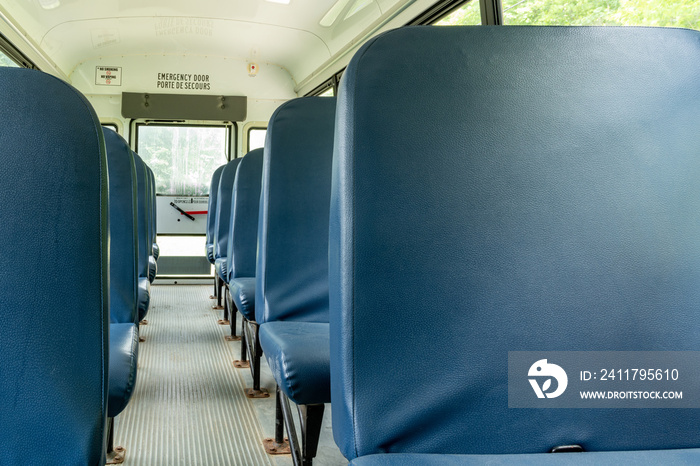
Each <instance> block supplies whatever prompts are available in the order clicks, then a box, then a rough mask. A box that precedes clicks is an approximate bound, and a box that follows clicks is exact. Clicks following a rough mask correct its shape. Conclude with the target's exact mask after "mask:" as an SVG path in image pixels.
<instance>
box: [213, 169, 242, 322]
mask: <svg viewBox="0 0 700 466" xmlns="http://www.w3.org/2000/svg"><path fill="white" fill-rule="evenodd" d="M240 162H241V159H233V160H231V161H230V162H229V163H227V164H226V165H224V169H223V170H222V171H221V178H220V179H219V187H218V191H219V192H218V194H217V196H216V225H215V231H214V253H213V254H214V274H215V277H214V280H215V294H216V298H217V308H218V309H221V308H222V304H223V309H224V318H223V319H222V320H221V321H220V323H222V324H223V323H226V321H227V320H228V317H229V316H228V313H229V308H228V303H227V302H226V299H225V296H224V295H225V294H226V290H228V276H229V275H228V238H229V230H230V226H231V206H232V203H233V183H234V181H235V180H236V170H237V169H238V164H239V163H240ZM224 286H225V287H226V289H225V290H224V289H223V288H224ZM222 290H223V291H222ZM222 293H223V294H222Z"/></svg>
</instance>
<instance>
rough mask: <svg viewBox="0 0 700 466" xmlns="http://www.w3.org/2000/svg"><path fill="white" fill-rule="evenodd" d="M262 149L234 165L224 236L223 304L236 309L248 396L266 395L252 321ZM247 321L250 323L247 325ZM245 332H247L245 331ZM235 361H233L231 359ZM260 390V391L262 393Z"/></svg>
mask: <svg viewBox="0 0 700 466" xmlns="http://www.w3.org/2000/svg"><path fill="white" fill-rule="evenodd" d="M262 165H263V149H262V148H261V149H255V150H252V151H250V152H249V153H248V154H246V156H245V157H243V159H241V163H240V164H239V165H238V169H237V173H236V180H235V181H234V183H233V205H232V206H231V221H230V228H229V238H228V261H227V263H228V275H229V277H228V287H227V290H228V293H227V294H226V297H227V306H228V308H229V309H230V310H231V315H232V316H235V311H240V313H241V316H242V318H243V319H242V325H241V361H242V362H243V364H240V365H242V366H245V365H246V364H245V361H247V359H248V356H250V364H249V365H250V369H251V372H252V376H253V388H252V391H250V390H249V389H247V391H246V393H247V394H248V396H251V397H252V396H268V395H269V394H267V392H265V391H261V389H260V357H261V356H262V349H261V348H260V344H259V338H258V333H257V331H258V325H257V323H256V322H255V256H256V254H257V249H258V248H257V244H258V211H259V209H260V188H261V184H262ZM230 323H231V335H232V336H235V335H236V319H235V317H231V319H230ZM249 323H250V325H249ZM247 333H248V334H247ZM234 364H236V362H234ZM263 392H264V393H263Z"/></svg>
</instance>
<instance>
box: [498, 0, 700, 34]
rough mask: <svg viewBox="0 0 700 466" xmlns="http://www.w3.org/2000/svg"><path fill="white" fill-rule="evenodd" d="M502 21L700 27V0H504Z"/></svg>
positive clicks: (563, 24)
mask: <svg viewBox="0 0 700 466" xmlns="http://www.w3.org/2000/svg"><path fill="white" fill-rule="evenodd" d="M503 22H504V23H505V24H510V25H562V26H666V27H683V28H691V29H700V3H695V4H692V3H691V2H687V1H686V0H663V1H661V0H656V1H648V0H583V1H580V2H570V1H568V0H503Z"/></svg>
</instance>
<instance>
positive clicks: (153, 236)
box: [146, 165, 158, 247]
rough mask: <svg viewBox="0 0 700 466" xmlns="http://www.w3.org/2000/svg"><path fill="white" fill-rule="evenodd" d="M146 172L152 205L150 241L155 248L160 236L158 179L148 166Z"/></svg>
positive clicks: (150, 210) (149, 198) (150, 209)
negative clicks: (157, 200) (158, 225)
mask: <svg viewBox="0 0 700 466" xmlns="http://www.w3.org/2000/svg"><path fill="white" fill-rule="evenodd" d="M146 170H148V194H149V196H148V200H149V203H150V208H149V212H150V214H149V217H148V218H149V220H150V222H149V227H150V228H149V231H150V239H151V247H153V244H155V243H156V236H157V235H158V228H157V220H158V219H157V217H156V213H157V212H156V177H155V175H154V174H153V170H151V167H149V166H148V165H146Z"/></svg>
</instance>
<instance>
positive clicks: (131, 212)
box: [103, 128, 139, 417]
mask: <svg viewBox="0 0 700 466" xmlns="http://www.w3.org/2000/svg"><path fill="white" fill-rule="evenodd" d="M103 132H104V139H105V146H106V149H107V163H108V165H107V172H108V177H109V218H110V222H109V233H110V245H109V248H110V273H109V285H110V293H109V313H110V339H109V347H110V351H109V353H110V358H109V401H108V404H107V407H108V409H107V411H108V416H109V417H114V416H116V415H117V414H119V413H120V412H121V411H122V410H123V409H124V408H125V407H126V405H127V403H128V402H129V400H130V399H131V395H132V394H133V390H134V385H135V383H136V371H137V357H138V315H139V313H138V270H137V266H138V235H137V230H136V228H137V222H138V219H137V210H138V188H137V186H136V183H137V181H136V166H135V163H134V157H133V154H132V151H131V149H130V148H129V144H128V143H127V142H126V141H125V140H124V138H122V137H121V136H120V135H119V134H117V133H116V132H114V131H113V130H111V129H109V128H103Z"/></svg>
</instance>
